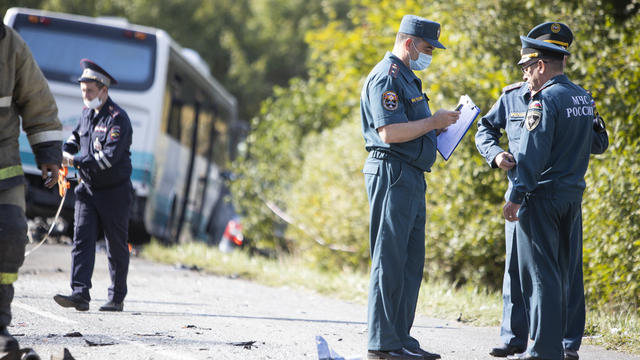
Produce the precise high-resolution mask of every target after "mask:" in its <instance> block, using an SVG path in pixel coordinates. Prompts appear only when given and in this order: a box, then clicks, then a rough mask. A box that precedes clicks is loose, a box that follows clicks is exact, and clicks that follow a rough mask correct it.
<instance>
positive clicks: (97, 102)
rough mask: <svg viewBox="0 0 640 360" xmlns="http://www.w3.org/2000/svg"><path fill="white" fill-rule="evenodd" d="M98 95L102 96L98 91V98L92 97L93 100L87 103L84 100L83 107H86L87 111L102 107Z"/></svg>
mask: <svg viewBox="0 0 640 360" xmlns="http://www.w3.org/2000/svg"><path fill="white" fill-rule="evenodd" d="M100 94H102V91H100V92H99V93H98V96H96V97H94V98H93V100H91V101H89V100H87V99H84V100H83V101H84V105H85V106H86V107H88V108H89V109H97V108H99V107H100V105H102V100H100Z"/></svg>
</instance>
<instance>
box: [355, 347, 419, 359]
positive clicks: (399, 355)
mask: <svg viewBox="0 0 640 360" xmlns="http://www.w3.org/2000/svg"><path fill="white" fill-rule="evenodd" d="M367 358H368V359H390V360H420V359H422V355H418V354H414V353H412V352H409V351H407V350H405V349H400V350H393V351H375V350H369V352H367Z"/></svg>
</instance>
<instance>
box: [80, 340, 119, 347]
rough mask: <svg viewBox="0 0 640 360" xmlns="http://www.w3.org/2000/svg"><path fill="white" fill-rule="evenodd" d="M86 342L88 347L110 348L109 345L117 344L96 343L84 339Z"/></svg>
mask: <svg viewBox="0 0 640 360" xmlns="http://www.w3.org/2000/svg"><path fill="white" fill-rule="evenodd" d="M84 341H85V342H86V343H87V346H109V345H114V344H115V342H110V343H106V342H95V341H90V340H87V339H84Z"/></svg>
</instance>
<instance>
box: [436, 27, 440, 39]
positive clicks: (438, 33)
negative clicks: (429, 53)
mask: <svg viewBox="0 0 640 360" xmlns="http://www.w3.org/2000/svg"><path fill="white" fill-rule="evenodd" d="M436 40H440V28H438V30H436Z"/></svg>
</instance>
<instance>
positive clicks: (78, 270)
mask: <svg viewBox="0 0 640 360" xmlns="http://www.w3.org/2000/svg"><path fill="white" fill-rule="evenodd" d="M75 194H76V204H75V230H74V235H73V250H72V252H71V258H72V260H71V289H72V290H73V293H74V294H80V295H81V296H82V297H84V298H85V299H87V300H91V296H90V295H89V289H91V277H92V275H93V269H94V265H95V258H96V242H97V240H98V236H99V235H100V233H99V231H100V230H103V231H104V236H105V240H106V243H107V258H108V260H109V274H110V276H111V286H110V287H109V293H108V298H109V301H114V302H122V301H124V298H125V296H126V295H127V274H128V272H129V245H128V244H127V240H128V239H129V234H128V229H129V211H130V209H131V203H132V201H133V186H132V185H131V182H130V181H127V182H125V183H123V184H121V185H118V186H116V187H113V188H109V189H100V190H98V189H93V188H91V187H89V186H88V185H86V184H84V183H81V184H78V186H77V187H76V189H75Z"/></svg>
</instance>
